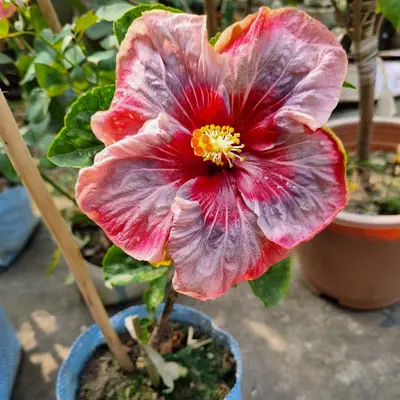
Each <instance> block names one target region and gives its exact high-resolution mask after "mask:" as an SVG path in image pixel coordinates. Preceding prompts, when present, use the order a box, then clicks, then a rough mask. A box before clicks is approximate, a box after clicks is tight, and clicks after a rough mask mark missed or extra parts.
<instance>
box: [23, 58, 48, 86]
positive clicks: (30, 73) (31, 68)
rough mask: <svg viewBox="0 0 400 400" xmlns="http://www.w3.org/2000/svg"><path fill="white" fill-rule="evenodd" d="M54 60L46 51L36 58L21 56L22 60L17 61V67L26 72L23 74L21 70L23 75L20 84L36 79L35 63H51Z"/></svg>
mask: <svg viewBox="0 0 400 400" xmlns="http://www.w3.org/2000/svg"><path fill="white" fill-rule="evenodd" d="M29 60H30V61H29ZM52 62H53V59H52V58H51V56H50V54H48V53H47V52H46V51H41V52H40V53H38V55H37V56H36V57H35V58H33V57H30V56H21V57H20V62H17V68H18V70H19V71H21V72H23V71H24V70H25V73H24V74H23V73H21V72H20V76H23V78H22V79H21V81H20V82H19V83H20V85H24V84H25V83H28V82H30V81H32V80H34V79H35V63H39V64H47V65H50V64H51V63H52Z"/></svg>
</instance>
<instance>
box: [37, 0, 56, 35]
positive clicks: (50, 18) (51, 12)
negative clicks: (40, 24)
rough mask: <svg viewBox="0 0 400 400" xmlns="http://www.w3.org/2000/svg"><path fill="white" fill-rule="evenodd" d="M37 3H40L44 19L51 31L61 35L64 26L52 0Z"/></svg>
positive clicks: (40, 0) (38, 0)
mask: <svg viewBox="0 0 400 400" xmlns="http://www.w3.org/2000/svg"><path fill="white" fill-rule="evenodd" d="M37 2H38V3H39V7H40V9H41V10H42V13H43V15H44V17H45V18H46V21H47V23H48V24H49V26H50V29H51V30H52V31H53V32H54V33H60V32H61V30H62V26H61V23H60V20H59V19H58V16H57V13H56V10H55V9H54V6H53V4H52V2H51V0H37Z"/></svg>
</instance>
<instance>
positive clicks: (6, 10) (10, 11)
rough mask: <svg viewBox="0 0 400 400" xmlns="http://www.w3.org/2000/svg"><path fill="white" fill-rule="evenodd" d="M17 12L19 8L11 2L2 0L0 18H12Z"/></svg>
mask: <svg viewBox="0 0 400 400" xmlns="http://www.w3.org/2000/svg"><path fill="white" fill-rule="evenodd" d="M15 11H17V7H15V5H14V4H12V3H10V2H9V1H4V0H0V18H10V17H12V16H13V15H14V13H15Z"/></svg>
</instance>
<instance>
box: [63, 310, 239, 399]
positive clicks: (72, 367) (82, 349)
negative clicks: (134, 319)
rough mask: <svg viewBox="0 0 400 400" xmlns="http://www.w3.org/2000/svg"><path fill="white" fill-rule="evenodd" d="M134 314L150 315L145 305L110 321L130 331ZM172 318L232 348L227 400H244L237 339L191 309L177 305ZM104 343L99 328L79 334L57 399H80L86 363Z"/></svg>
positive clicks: (68, 360) (65, 365)
mask: <svg viewBox="0 0 400 400" xmlns="http://www.w3.org/2000/svg"><path fill="white" fill-rule="evenodd" d="M162 307H163V305H161V306H160V307H159V308H158V312H157V315H159V314H160V312H161V310H162ZM130 315H138V316H139V317H146V316H148V313H147V311H146V308H145V306H143V305H140V306H133V307H129V308H127V309H126V310H124V311H121V312H120V313H118V314H116V315H114V316H113V317H112V318H110V322H111V325H112V326H113V327H114V329H115V330H116V331H117V332H118V333H124V332H126V329H125V325H124V319H125V318H126V317H128V316H130ZM170 319H171V320H172V321H177V322H181V323H185V324H190V325H192V326H194V327H197V328H201V329H202V330H203V331H204V332H206V333H207V334H208V335H210V336H211V337H212V338H214V339H215V341H216V342H217V343H220V344H222V345H224V346H225V347H227V348H229V350H230V351H231V352H232V354H233V356H234V357H235V360H236V383H235V386H234V387H233V388H232V390H231V391H230V393H229V394H228V396H227V397H226V400H242V393H241V380H242V370H243V365H242V356H241V354H240V349H239V345H238V343H237V342H236V340H235V339H234V338H233V337H232V336H231V335H230V334H229V333H226V332H224V331H222V330H221V329H219V328H217V327H216V326H215V325H214V324H213V322H212V320H211V319H210V318H209V317H208V316H207V315H205V314H203V313H201V312H200V311H197V310H195V309H193V308H190V307H186V306H182V305H179V304H176V305H175V307H174V311H173V312H172V314H171V317H170ZM104 342H105V341H104V336H103V334H102V333H101V331H100V329H99V328H98V326H97V325H92V326H91V327H90V328H89V329H88V330H87V331H85V332H83V333H82V334H81V335H79V337H78V338H77V339H76V340H75V342H74V344H73V345H72V347H71V351H70V353H69V355H68V357H67V358H66V359H65V361H64V362H63V363H62V365H61V367H60V369H59V371H58V376H57V386H56V394H57V400H76V395H77V392H78V389H79V379H80V375H81V371H82V370H83V368H84V366H85V364H86V362H87V361H88V360H89V359H90V358H91V357H92V354H93V353H94V351H95V350H96V348H97V347H99V346H100V345H102V344H103V343H104ZM199 400H200V399H199Z"/></svg>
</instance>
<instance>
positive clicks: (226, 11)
mask: <svg viewBox="0 0 400 400" xmlns="http://www.w3.org/2000/svg"><path fill="white" fill-rule="evenodd" d="M235 8H236V0H223V1H222V8H221V14H222V29H225V28H227V27H228V26H230V25H232V24H233V16H234V14H235Z"/></svg>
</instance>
